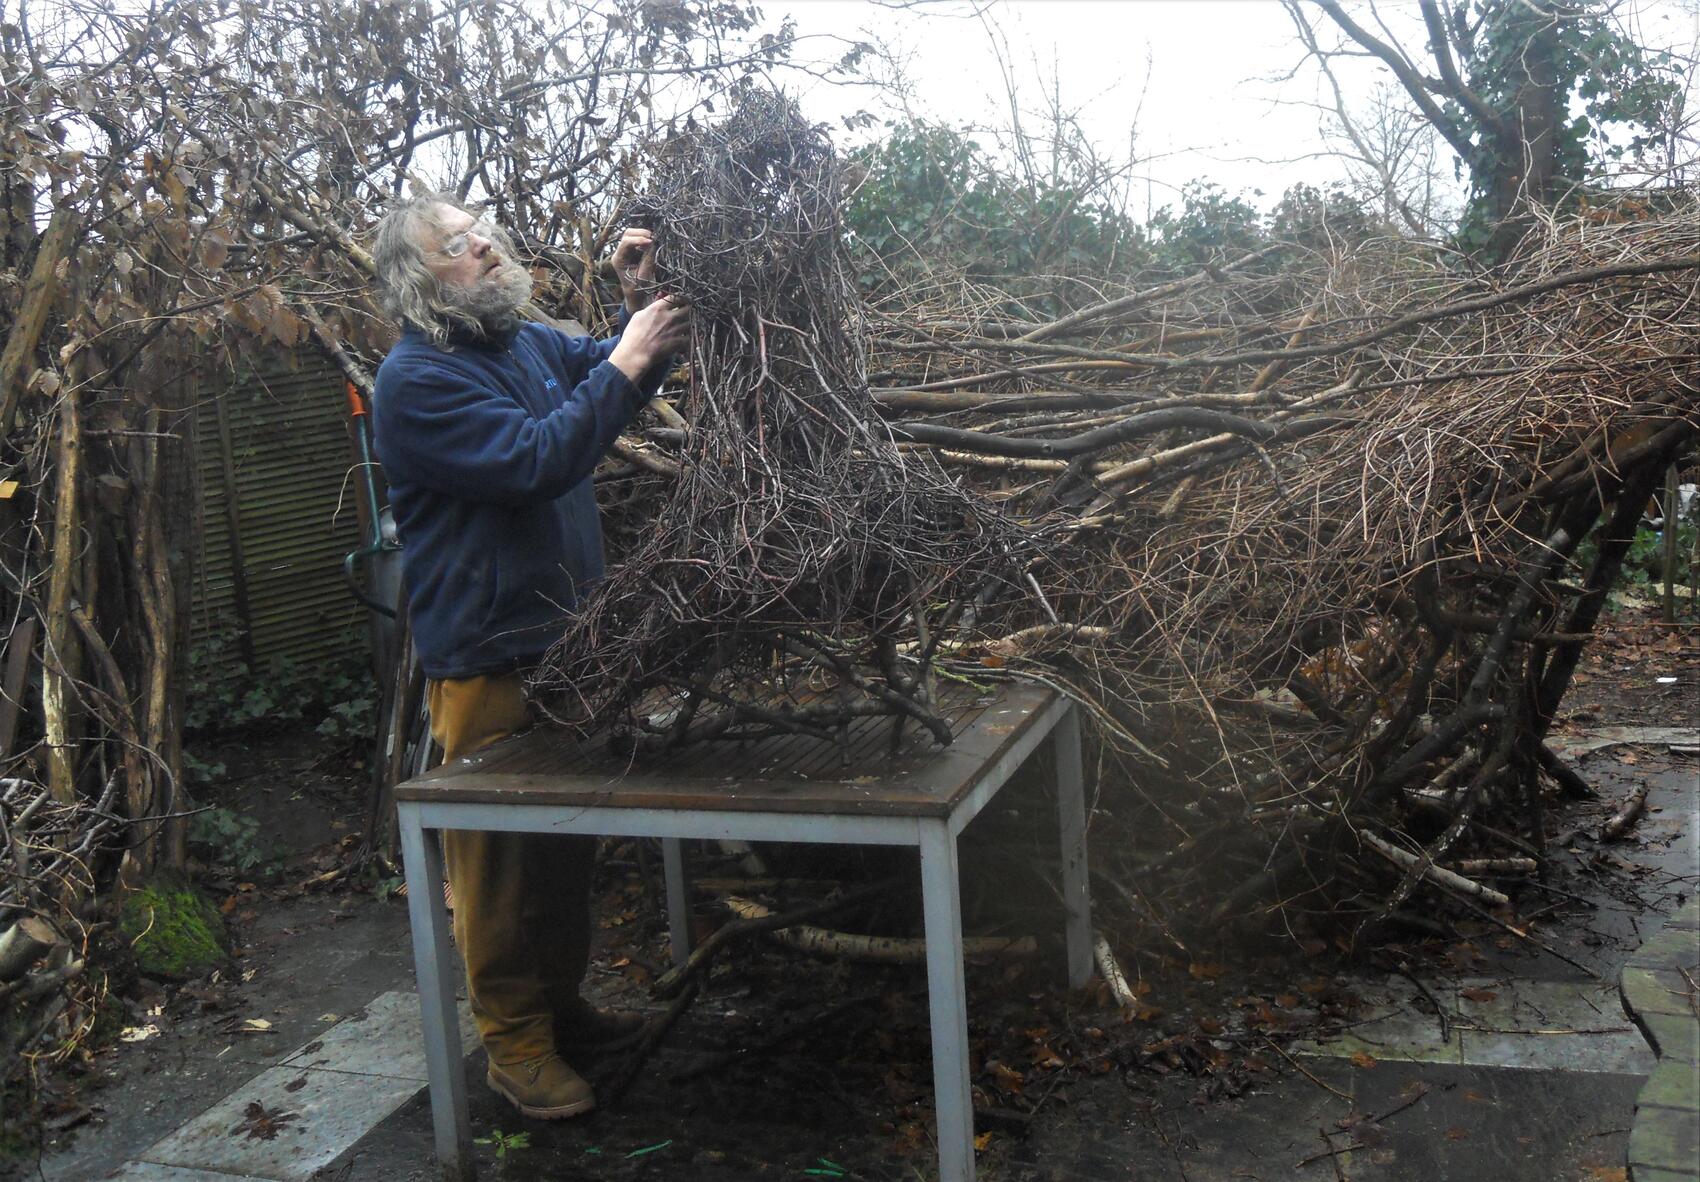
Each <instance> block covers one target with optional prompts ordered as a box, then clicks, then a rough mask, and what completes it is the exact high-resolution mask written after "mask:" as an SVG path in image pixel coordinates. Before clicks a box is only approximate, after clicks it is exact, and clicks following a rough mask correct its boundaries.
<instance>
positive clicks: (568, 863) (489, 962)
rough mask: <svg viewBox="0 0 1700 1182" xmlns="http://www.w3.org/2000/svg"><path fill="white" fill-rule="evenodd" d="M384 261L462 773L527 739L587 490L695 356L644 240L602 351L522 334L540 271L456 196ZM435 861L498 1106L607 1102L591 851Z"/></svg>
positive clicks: (486, 845) (407, 539)
mask: <svg viewBox="0 0 1700 1182" xmlns="http://www.w3.org/2000/svg"><path fill="white" fill-rule="evenodd" d="M372 256H373V260H374V262H375V263H376V267H377V274H378V281H379V283H380V285H381V287H382V294H383V300H384V307H385V310H386V311H387V312H388V313H389V314H390V315H391V316H393V317H394V318H395V319H396V321H397V322H398V323H399V324H401V325H402V327H403V333H402V337H401V340H400V341H399V342H398V343H397V344H396V346H395V348H394V349H392V350H391V351H390V354H389V356H388V357H386V358H385V359H384V363H383V365H382V367H381V368H380V369H379V370H378V378H377V384H376V390H375V394H374V398H373V423H374V429H375V430H374V438H375V442H376V445H377V451H378V458H379V459H380V461H381V462H382V463H383V466H384V475H385V478H386V479H387V481H388V483H389V489H390V504H391V506H392V508H393V510H394V512H395V519H396V525H397V527H398V529H399V531H400V534H401V539H402V547H403V549H402V569H403V575H404V578H405V581H406V584H407V590H408V597H409V615H410V618H411V621H412V625H413V643H414V645H415V647H416V649H417V650H418V653H419V659H420V662H421V664H422V666H423V668H424V672H425V675H426V678H427V682H426V692H427V696H428V701H429V705H430V709H431V733H432V735H433V737H434V738H435V739H436V740H437V742H438V743H439V744H441V746H442V748H443V752H444V757H445V759H446V760H452V759H456V758H458V757H460V756H462V755H465V754H467V753H468V752H471V751H475V750H477V749H478V748H480V747H483V746H485V745H486V744H488V743H491V742H494V741H495V740H497V739H499V738H502V737H504V736H506V735H508V734H511V733H513V732H514V731H516V730H518V729H520V728H521V727H523V726H524V725H525V724H526V722H527V717H526V703H525V695H524V688H523V671H524V670H525V669H526V668H527V667H528V666H530V665H533V664H535V662H536V661H537V659H538V658H539V657H541V656H542V654H543V652H544V650H545V649H546V648H547V647H548V645H549V643H550V642H551V640H553V639H554V638H555V637H557V636H559V635H560V632H561V624H562V619H563V617H564V615H565V614H566V613H567V612H568V611H570V610H571V608H572V606H573V604H574V603H575V602H577V601H578V600H579V599H581V598H582V597H583V596H584V594H585V592H586V590H587V588H588V587H589V586H590V585H591V584H592V583H594V582H595V581H596V580H597V579H599V578H600V577H601V576H602V573H603V559H602V528H601V522H600V520H599V518H598V515H597V509H596V498H595V494H594V491H593V489H592V487H591V472H592V470H593V469H594V468H595V467H596V463H597V461H598V460H600V459H601V458H602V456H603V455H604V454H605V453H606V452H607V450H608V448H609V447H610V446H611V445H612V444H613V442H614V439H615V437H616V436H617V435H618V434H619V433H620V431H621V429H622V428H624V427H625V426H626V425H627V424H628V423H630V422H631V420H632V419H633V417H634V416H635V415H636V414H637V413H638V410H639V409H640V408H641V407H642V406H643V405H644V403H645V402H647V401H648V400H649V398H650V396H651V395H652V394H653V393H654V392H655V389H656V387H657V386H658V385H659V384H660V382H661V378H662V376H663V374H664V372H665V370H666V366H667V360H668V358H669V357H670V356H671V355H673V354H674V353H676V352H678V351H679V350H680V349H681V348H683V347H684V345H685V344H686V342H687V340H688V337H689V332H690V324H689V312H688V310H687V309H685V308H684V307H682V306H680V305H678V304H675V303H674V302H672V301H670V300H667V299H665V298H663V299H658V300H654V301H649V300H647V298H646V296H645V295H644V294H643V290H644V286H645V283H646V281H647V280H648V279H649V277H650V276H651V275H652V274H653V272H654V249H653V239H652V237H651V236H650V234H649V233H648V232H647V231H644V230H628V231H626V233H625V235H624V236H623V237H622V238H621V240H620V245H619V247H618V249H617V250H616V251H615V255H614V265H615V268H616V270H617V271H618V273H619V275H620V285H621V290H622V293H623V294H624V296H625V315H624V316H623V317H622V319H623V320H624V321H625V324H624V329H623V331H622V332H621V333H620V334H619V335H618V336H616V337H613V338H610V339H609V340H605V341H597V340H593V339H591V338H589V337H572V336H568V335H566V334H564V333H561V332H558V331H556V330H555V329H552V328H548V327H546V326H544V325H541V324H537V323H528V322H524V321H522V319H521V316H520V308H521V307H522V306H523V305H524V304H525V303H526V301H527V300H528V299H529V298H530V295H531V276H530V272H529V271H528V270H527V269H526V268H525V266H524V265H522V264H521V262H520V261H519V259H518V258H517V257H516V256H515V253H514V250H513V247H512V245H511V243H510V242H509V240H508V238H507V236H506V235H505V234H503V233H502V231H501V230H499V229H498V228H496V227H495V226H494V225H492V224H490V223H489V222H487V221H484V220H482V219H480V218H478V217H476V216H474V214H473V213H472V212H470V211H469V210H467V209H465V208H463V207H462V206H461V205H460V203H459V202H457V201H455V200H454V199H453V198H450V197H445V196H441V195H429V196H423V197H416V198H412V199H409V200H406V201H403V202H401V203H399V204H398V205H397V206H396V207H395V208H394V209H392V210H391V211H390V212H389V214H388V215H387V216H385V218H384V219H383V221H382V222H381V223H380V224H379V226H378V228H377V231H376V235H375V239H374V243H373V250H372ZM443 845H444V854H445V858H446V862H447V867H448V875H449V883H450V886H451V887H452V889H453V891H454V897H455V913H454V933H455V941H456V943H457V944H458V945H459V947H460V950H461V955H462V958H463V959H464V960H465V962H466V972H467V992H468V997H469V999H470V1001H471V1006H472V1013H473V1017H474V1019H475V1020H476V1022H477V1024H478V1033H479V1036H480V1037H481V1038H482V1039H483V1042H484V1048H485V1050H486V1051H487V1052H488V1054H489V1060H490V1066H489V1074H488V1076H487V1079H488V1082H489V1084H490V1086H491V1088H493V1089H494V1090H495V1091H497V1092H498V1093H500V1094H501V1095H503V1096H505V1097H506V1098H507V1099H508V1100H509V1101H510V1102H512V1103H513V1104H514V1106H515V1107H517V1108H518V1109H519V1110H520V1111H521V1112H522V1113H524V1114H525V1115H527V1116H533V1117H541V1118H544V1119H558V1118H563V1117H569V1116H575V1115H578V1114H579V1113H582V1112H588V1111H589V1110H590V1109H592V1108H594V1107H595V1105H596V1099H595V1096H594V1095H593V1093H592V1092H591V1089H590V1086H589V1084H587V1083H586V1082H585V1081H584V1080H583V1079H582V1078H581V1077H580V1076H579V1074H578V1073H577V1072H576V1071H574V1070H573V1069H572V1067H571V1066H569V1065H568V1062H567V1059H564V1058H563V1055H565V1056H567V1058H577V1057H579V1056H582V1055H587V1054H591V1053H594V1052H595V1051H596V1050H597V1049H599V1048H605V1047H607V1046H609V1045H611V1044H614V1043H617V1042H619V1041H620V1040H622V1039H624V1038H629V1037H630V1036H631V1035H632V1034H633V1033H634V1032H635V1030H636V1028H637V1026H638V1025H639V1020H638V1019H637V1017H636V1016H635V1015H630V1014H625V1015H622V1014H614V1013H609V1012H607V1011H603V1010H598V1009H596V1008H595V1007H593V1006H591V1005H590V1004H589V1003H588V1002H586V1001H584V1000H583V999H582V998H581V997H580V996H579V984H580V982H581V980H582V979H583V977H584V972H585V968H586V966H587V964H588V961H589V951H590V928H591V925H590V914H589V892H590V881H591V873H592V868H593V867H592V863H593V858H594V851H595V841H594V839H593V838H589V837H582V836H561V835H528V834H515V833H472V832H449V833H445V834H444V842H443Z"/></svg>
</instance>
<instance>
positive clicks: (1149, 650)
mask: <svg viewBox="0 0 1700 1182" xmlns="http://www.w3.org/2000/svg"><path fill="white" fill-rule="evenodd" d="M1697 269H1700V206H1697V205H1696V204H1695V203H1694V202H1693V201H1692V200H1688V199H1684V200H1682V201H1680V202H1679V203H1678V204H1677V205H1676V206H1675V208H1672V209H1670V210H1669V212H1667V213H1665V214H1663V215H1662V216H1658V217H1643V218H1640V219H1637V220H1633V221H1624V222H1621V223H1616V224H1611V223H1602V222H1601V221H1599V220H1597V219H1591V218H1584V219H1581V220H1577V221H1571V222H1558V221H1548V222H1546V223H1545V224H1544V225H1542V226H1541V227H1540V229H1539V230H1538V231H1536V232H1535V233H1534V234H1533V235H1532V236H1531V237H1530V239H1529V240H1528V241H1526V242H1525V243H1524V244H1523V249H1522V250H1521V251H1520V252H1519V256H1518V260H1517V262H1516V263H1514V264H1513V265H1511V266H1510V267H1507V268H1506V269H1504V270H1502V271H1501V272H1498V273H1495V274H1486V275H1480V274H1476V275H1459V274H1457V273H1456V272H1455V271H1454V270H1453V269H1452V268H1451V267H1450V266H1448V265H1447V264H1446V263H1445V261H1444V259H1443V258H1440V257H1437V256H1436V255H1435V254H1433V253H1430V252H1428V251H1425V250H1423V249H1422V248H1420V247H1419V246H1416V245H1413V244H1411V243H1408V242H1404V241H1400V240H1395V239H1385V240H1373V239H1372V240H1363V241H1358V242H1355V243H1350V244H1347V243H1343V242H1340V241H1336V240H1333V239H1331V238H1329V237H1328V236H1327V235H1326V234H1322V233H1319V234H1318V235H1317V236H1316V238H1315V239H1314V240H1312V241H1310V242H1308V243H1307V242H1295V243H1289V244H1282V245H1278V246H1276V247H1273V248H1270V249H1268V250H1264V251H1259V252H1256V253H1254V254H1249V255H1246V256H1244V257H1242V258H1239V259H1237V260H1232V261H1228V262H1226V263H1225V264H1224V265H1221V266H1218V267H1213V268H1210V269H1208V270H1206V271H1203V272H1200V273H1198V274H1196V275H1192V276H1190V277H1184V278H1180V279H1176V280H1172V281H1170V282H1167V283H1162V284H1155V285H1151V286H1148V287H1146V288H1144V289H1138V288H1135V289H1133V290H1128V291H1124V292H1120V293H1108V298H1105V299H1103V300H1101V301H1099V302H1097V303H1096V304H1095V305H1094V306H1090V307H1086V308H1082V309H1080V310H1078V311H1075V312H1073V313H1071V314H1068V315H1065V316H1062V317H1054V318H1051V319H1049V320H1043V321H1041V320H1019V319H1012V318H1011V317H1010V316H1009V315H1008V311H1007V310H1008V308H1009V307H1010V302H1009V301H1008V300H1007V299H1001V300H1000V301H999V302H998V303H997V304H996V305H991V304H987V305H981V306H969V307H964V306H963V304H962V302H961V301H960V300H958V301H956V302H955V303H954V304H951V303H942V306H941V301H939V300H938V299H937V297H936V296H935V297H934V298H933V299H932V300H931V301H929V304H928V308H927V312H928V313H929V314H926V315H917V314H916V313H915V311H914V310H913V309H912V308H905V309H904V310H903V311H902V312H901V313H900V314H896V315H892V316H890V317H888V318H887V322H888V323H889V324H890V325H891V328H890V329H889V330H888V331H887V332H886V334H885V335H884V337H883V338H882V340H881V345H882V346H883V350H882V352H883V357H884V360H885V362H886V365H887V372H886V376H887V378H888V381H890V382H891V384H890V385H887V386H885V387H884V388H882V389H878V390H876V392H875V398H876V401H877V403H878V404H879V405H880V406H881V408H882V410H883V411H884V412H885V414H886V415H887V416H888V418H889V420H890V421H891V423H892V429H893V432H894V434H895V435H896V436H897V438H899V439H901V440H906V441H908V442H909V444H910V445H911V446H914V447H917V448H921V447H925V448H928V449H932V450H935V451H937V452H938V453H939V454H941V455H942V456H943V458H944V460H945V462H946V463H948V464H953V465H959V466H960V467H961V470H963V471H964V472H970V473H976V474H978V476H979V480H978V483H980V484H981V486H982V487H983V488H984V489H985V490H986V491H987V492H988V493H989V494H991V495H997V496H999V497H1001V498H1003V501H1004V504H1005V505H1006V506H1009V507H1012V508H1013V509H1014V511H1015V512H1017V514H1018V515H1019V516H1021V517H1023V518H1025V519H1026V520H1028V521H1029V522H1031V523H1032V524H1033V525H1034V527H1035V528H1036V529H1038V530H1039V531H1041V532H1043V533H1044V534H1045V535H1046V536H1047V537H1049V538H1050V539H1052V544H1051V545H1050V546H1048V547H1047V550H1046V553H1045V556H1044V558H1043V560H1042V561H1041V562H1040V563H1039V564H1038V565H1037V566H1036V567H1035V570H1036V571H1037V572H1038V578H1039V581H1040V583H1041V584H1042V585H1043V586H1044V588H1045V591H1046V597H1047V599H1048V600H1049V602H1050V603H1052V604H1055V605H1057V610H1058V612H1059V613H1060V616H1061V618H1062V625H1063V626H1060V627H1059V626H1055V625H1050V624H1048V623H1047V621H1045V620H1043V619H1042V618H1037V617H1035V616H1033V615H1032V609H1031V607H1030V606H1027V605H1013V606H1012V610H1011V611H1010V612H1009V613H1007V614H1006V615H1005V616H1003V617H1002V618H1001V622H1002V623H1003V625H1004V627H1005V629H1006V634H1005V635H1004V636H1003V637H1001V638H996V639H991V640H987V639H984V638H979V639H976V638H971V637H964V638H961V639H962V643H963V645H964V655H973V654H975V653H978V654H981V655H982V656H986V657H988V658H995V660H996V663H998V664H999V665H1001V666H1002V670H1003V672H1004V673H1005V674H1016V675H1023V674H1025V675H1030V676H1037V677H1043V678H1046V679H1049V680H1056V681H1060V682H1063V683H1066V684H1067V685H1068V686H1069V687H1070V688H1071V690H1072V691H1073V692H1074V693H1075V694H1076V696H1077V697H1079V698H1081V699H1082V700H1083V701H1085V702H1088V703H1090V704H1091V705H1092V707H1093V709H1094V712H1095V713H1096V715H1097V717H1098V718H1099V719H1100V721H1101V722H1102V723H1103V724H1104V725H1103V726H1102V727H1101V731H1102V733H1103V734H1104V735H1105V736H1106V738H1107V739H1109V741H1110V743H1111V744H1112V746H1114V747H1115V748H1117V749H1118V750H1119V751H1120V753H1121V754H1122V756H1123V757H1124V760H1125V763H1124V771H1125V773H1126V774H1125V776H1124V777H1122V778H1120V780H1119V783H1120V784H1121V785H1122V786H1123V788H1124V789H1127V790H1126V791H1123V792H1121V793H1119V794H1118V795H1117V796H1114V797H1112V798H1111V809H1112V811H1119V812H1121V813H1122V814H1123V815H1124V816H1130V815H1135V814H1137V816H1138V818H1139V821H1138V823H1137V824H1133V825H1130V826H1129V833H1130V835H1133V836H1134V841H1133V842H1132V843H1129V844H1118V845H1117V846H1116V847H1113V852H1112V850H1108V849H1107V850H1106V851H1105V852H1106V853H1109V854H1110V857H1111V859H1113V860H1116V861H1118V862H1119V866H1118V869H1119V870H1120V871H1121V872H1122V873H1121V875H1120V877H1121V878H1122V880H1123V881H1129V880H1134V879H1140V878H1143V877H1144V876H1145V875H1147V874H1148V873H1149V872H1150V871H1151V870H1152V869H1153V868H1159V867H1160V868H1163V869H1165V870H1168V871H1171V872H1173V873H1170V874H1168V875H1166V876H1165V877H1164V879H1163V883H1164V885H1165V886H1166V888H1167V890H1168V891H1169V892H1170V893H1172V895H1173V897H1174V899H1176V900H1177V901H1179V900H1182V899H1186V898H1192V899H1197V898H1198V897H1200V895H1199V892H1200V891H1201V890H1203V891H1205V892H1206V894H1205V896H1204V897H1209V898H1213V899H1215V900H1217V905H1216V906H1215V907H1214V908H1213V910H1214V913H1215V918H1218V919H1219V918H1221V917H1223V916H1225V915H1227V914H1230V913H1237V912H1244V911H1245V910H1247V909H1249V908H1254V907H1259V906H1263V905H1266V904H1268V903H1269V902H1270V901H1272V900H1281V901H1285V902H1287V903H1299V902H1305V903H1309V904H1315V903H1317V902H1319V900H1318V898H1316V897H1315V896H1311V897H1309V898H1308V899H1307V895H1309V894H1310V892H1315V891H1320V892H1321V893H1322V896H1323V898H1324V899H1325V900H1326V906H1327V907H1328V908H1330V909H1332V910H1334V911H1335V912H1336V913H1341V914H1345V915H1349V916H1351V917H1352V921H1353V922H1354V924H1356V925H1363V924H1370V925H1374V924H1378V923H1379V922H1381V921H1384V920H1386V919H1389V918H1392V917H1396V916H1398V914H1399V911H1400V908H1401V907H1402V906H1403V904H1404V902H1405V900H1406V899H1407V898H1408V897H1409V896H1410V895H1411V894H1412V892H1413V891H1414V890H1415V889H1417V887H1418V886H1419V884H1424V885H1425V889H1429V888H1432V887H1439V888H1441V889H1445V890H1448V891H1450V892H1453V893H1454V894H1462V895H1464V896H1466V897H1468V898H1469V901H1470V902H1472V903H1476V904H1478V905H1479V904H1480V903H1481V902H1482V901H1484V900H1485V901H1487V902H1500V901H1502V900H1503V899H1504V898H1505V896H1504V895H1503V894H1501V893H1500V892H1497V891H1495V890H1494V889H1493V888H1492V887H1489V886H1486V885H1484V884H1480V883H1475V882H1471V881H1468V880H1466V879H1462V878H1459V877H1458V876H1457V875H1450V876H1448V875H1446V874H1444V873H1443V871H1442V870H1440V869H1438V868H1440V867H1441V866H1442V863H1443V862H1444V861H1446V860H1448V859H1456V858H1458V857H1459V856H1460V855H1461V854H1462V853H1464V852H1466V851H1472V850H1473V852H1475V853H1476V854H1478V855H1480V856H1483V857H1485V858H1486V859H1487V861H1488V862H1489V863H1501V862H1503V860H1504V859H1505V858H1506V857H1507V856H1512V858H1513V864H1514V865H1516V866H1517V867H1519V868H1527V869H1533V868H1535V867H1537V866H1538V865H1539V859H1540V858H1541V857H1542V855H1543V853H1544V849H1543V824H1542V819H1543V810H1544V808H1545V802H1546V800H1547V795H1548V794H1547V792H1546V790H1545V786H1544V784H1543V781H1542V778H1541V776H1542V773H1545V775H1546V776H1548V777H1549V778H1551V779H1552V780H1553V782H1555V783H1557V784H1559V785H1561V786H1562V788H1563V789H1564V790H1566V791H1570V792H1577V791H1582V790H1583V789H1584V787H1585V786H1583V785H1582V784H1581V782H1580V780H1579V779H1578V777H1576V776H1575V774H1574V773H1573V772H1571V771H1570V770H1569V769H1568V768H1566V767H1565V766H1564V765H1563V764H1562V763H1561V762H1560V761H1559V759H1558V758H1557V757H1556V756H1555V755H1554V754H1553V753H1552V752H1550V751H1549V750H1548V749H1547V748H1546V747H1545V746H1544V744H1543V739H1544V737H1545V736H1546V734H1547V731H1548V729H1549V728H1550V727H1551V725H1552V723H1553V719H1554V716H1555V713H1556V711H1557V709H1558V706H1559V702H1560V700H1561V698H1562V697H1563V695H1564V692H1565V690H1566V688H1567V687H1568V685H1569V683H1570V677H1571V674H1572V672H1573V670H1574V669H1575V666H1576V663H1577V659H1578V657H1579V655H1580V653H1581V650H1582V646H1583V645H1584V644H1585V643H1586V641H1587V639H1588V636H1589V634H1590V633H1591V631H1592V629H1593V626H1594V624H1595V622H1596V620H1597V619H1598V616H1599V613H1600V610H1601V608H1602V607H1603V605H1604V603H1605V598H1606V594H1607V591H1608V589H1609V588H1610V587H1611V585H1612V583H1613V582H1614V581H1615V579H1616V576H1617V573H1618V570H1619V567H1620V565H1621V562H1622V559H1623V557H1624V554H1625V552H1626V550H1627V548H1628V546H1629V543H1630V540H1631V539H1632V537H1633V535H1634V531H1635V528H1636V525H1637V523H1638V522H1639V519H1640V517H1641V513H1642V510H1643V508H1644V506H1645V505H1646V503H1647V498H1648V494H1649V492H1650V491H1651V490H1652V489H1653V488H1654V487H1655V485H1656V483H1657V482H1658V481H1659V480H1660V479H1661V478H1662V476H1663V474H1664V472H1665V469H1666V467H1667V465H1669V464H1670V463H1671V462H1673V460H1674V459H1675V458H1677V457H1678V456H1679V455H1681V454H1682V453H1683V452H1684V451H1685V450H1686V449H1690V448H1692V446H1693V443H1694V440H1695V438H1696V436H1697V433H1700V412H1697V410H1696V401H1695V389H1696V384H1697V381H1700V365H1697V362H1700V351H1697V350H1696V347H1695V341H1696V331H1697V329H1700V307H1696V303H1695V299H1694V294H1695V279H1696V274H1697ZM961 290H962V289H961V288H960V287H958V288H955V289H952V291H953V293H955V292H960V291H961ZM905 294H906V295H908V296H909V298H912V296H913V293H905ZM999 294H1000V295H1002V293H999ZM994 312H995V313H996V314H994ZM918 362H919V363H923V364H917V363H918ZM892 379H896V380H892ZM905 379H907V380H905ZM1590 535H1591V536H1590ZM1584 539H1589V544H1588V546H1587V547H1586V548H1584V547H1583V546H1582V543H1583V542H1584ZM1100 848H1104V847H1100ZM1189 851H1200V852H1201V851H1209V853H1208V857H1197V858H1189ZM1531 859H1532V860H1531ZM1224 869H1226V870H1227V871H1228V872H1229V873H1228V875H1227V876H1226V877H1222V876H1221V871H1223V870H1224ZM1159 910H1160V908H1159ZM1194 910H1196V908H1194Z"/></svg>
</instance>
